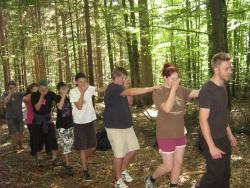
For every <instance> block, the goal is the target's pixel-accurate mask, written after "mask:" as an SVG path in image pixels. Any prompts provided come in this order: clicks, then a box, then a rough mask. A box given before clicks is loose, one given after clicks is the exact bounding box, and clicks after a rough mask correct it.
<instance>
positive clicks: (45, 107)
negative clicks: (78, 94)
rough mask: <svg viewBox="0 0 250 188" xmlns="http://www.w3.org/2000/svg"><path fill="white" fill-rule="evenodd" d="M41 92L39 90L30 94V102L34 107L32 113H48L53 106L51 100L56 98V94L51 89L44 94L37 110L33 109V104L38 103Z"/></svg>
mask: <svg viewBox="0 0 250 188" xmlns="http://www.w3.org/2000/svg"><path fill="white" fill-rule="evenodd" d="M40 96H41V93H40V92H39V91H37V92H35V93H32V94H31V103H32V106H33V109H34V113H36V114H40V115H48V114H50V113H51V109H52V107H53V101H55V99H56V94H55V93H54V92H52V91H49V92H48V93H47V95H45V96H44V103H43V104H42V106H41V108H40V110H39V111H37V110H36V109H35V105H36V104H37V103H38V101H39V99H40Z"/></svg>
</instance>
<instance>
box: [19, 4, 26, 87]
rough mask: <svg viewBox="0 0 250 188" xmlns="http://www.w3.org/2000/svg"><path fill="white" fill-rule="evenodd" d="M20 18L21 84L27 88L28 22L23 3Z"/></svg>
mask: <svg viewBox="0 0 250 188" xmlns="http://www.w3.org/2000/svg"><path fill="white" fill-rule="evenodd" d="M19 18H20V25H21V28H20V37H21V46H20V47H21V77H22V85H21V86H20V87H21V88H22V90H24V89H25V88H27V74H26V50H25V48H26V47H25V37H26V34H25V31H24V27H25V25H26V23H25V22H24V15H23V4H21V5H20V12H19Z"/></svg>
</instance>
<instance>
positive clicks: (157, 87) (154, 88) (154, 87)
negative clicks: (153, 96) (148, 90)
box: [153, 86, 161, 90]
mask: <svg viewBox="0 0 250 188" xmlns="http://www.w3.org/2000/svg"><path fill="white" fill-rule="evenodd" d="M157 89H161V86H153V90H157Z"/></svg>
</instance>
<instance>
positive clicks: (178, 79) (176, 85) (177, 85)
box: [172, 78, 181, 90]
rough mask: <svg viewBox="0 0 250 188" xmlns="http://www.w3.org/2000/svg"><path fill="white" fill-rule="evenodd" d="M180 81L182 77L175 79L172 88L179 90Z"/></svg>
mask: <svg viewBox="0 0 250 188" xmlns="http://www.w3.org/2000/svg"><path fill="white" fill-rule="evenodd" d="M180 81H181V79H180V78H176V79H174V80H173V82H172V89H174V90H177V89H178V87H179V84H180Z"/></svg>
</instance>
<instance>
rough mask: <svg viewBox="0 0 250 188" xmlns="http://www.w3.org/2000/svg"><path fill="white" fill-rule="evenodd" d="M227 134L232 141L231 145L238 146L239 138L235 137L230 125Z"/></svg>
mask: <svg viewBox="0 0 250 188" xmlns="http://www.w3.org/2000/svg"><path fill="white" fill-rule="evenodd" d="M227 135H228V138H229V140H230V142H231V146H236V145H237V140H236V138H235V137H234V135H233V133H232V130H231V128H230V126H229V125H228V127H227Z"/></svg>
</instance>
